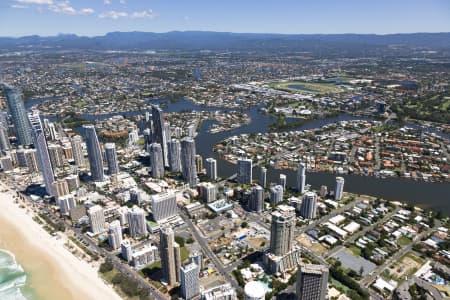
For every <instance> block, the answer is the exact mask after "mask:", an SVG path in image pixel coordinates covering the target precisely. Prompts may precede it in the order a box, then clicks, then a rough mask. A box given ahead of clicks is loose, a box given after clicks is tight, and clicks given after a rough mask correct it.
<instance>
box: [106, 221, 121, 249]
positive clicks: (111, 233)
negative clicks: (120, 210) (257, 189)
mask: <svg viewBox="0 0 450 300" xmlns="http://www.w3.org/2000/svg"><path fill="white" fill-rule="evenodd" d="M108 243H109V245H110V246H111V248H113V249H114V250H116V249H119V248H120V245H121V244H122V227H121V226H120V221H119V220H114V221H112V222H111V224H109V230H108Z"/></svg>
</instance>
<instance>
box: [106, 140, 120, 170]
mask: <svg viewBox="0 0 450 300" xmlns="http://www.w3.org/2000/svg"><path fill="white" fill-rule="evenodd" d="M105 156H106V162H107V164H108V174H109V175H116V174H117V173H119V163H118V161H117V152H116V144H114V143H106V144H105Z"/></svg>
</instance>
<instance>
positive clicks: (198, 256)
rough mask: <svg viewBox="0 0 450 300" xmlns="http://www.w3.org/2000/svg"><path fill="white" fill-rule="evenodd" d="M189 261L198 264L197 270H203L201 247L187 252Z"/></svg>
mask: <svg viewBox="0 0 450 300" xmlns="http://www.w3.org/2000/svg"><path fill="white" fill-rule="evenodd" d="M189 261H190V262H191V263H195V264H196V265H197V266H198V269H199V272H200V271H201V270H203V253H202V250H201V249H196V250H195V249H194V250H193V251H192V252H191V254H189Z"/></svg>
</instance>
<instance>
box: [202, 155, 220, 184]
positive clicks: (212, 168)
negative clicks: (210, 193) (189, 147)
mask: <svg viewBox="0 0 450 300" xmlns="http://www.w3.org/2000/svg"><path fill="white" fill-rule="evenodd" d="M205 164H206V176H208V178H210V179H212V180H216V179H217V160H215V159H214V158H212V157H209V158H207V159H206V163H205Z"/></svg>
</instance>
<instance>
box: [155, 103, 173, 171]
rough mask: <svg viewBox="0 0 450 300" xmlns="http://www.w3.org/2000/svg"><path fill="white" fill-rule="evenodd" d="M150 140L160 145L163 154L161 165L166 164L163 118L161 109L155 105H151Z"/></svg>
mask: <svg viewBox="0 0 450 300" xmlns="http://www.w3.org/2000/svg"><path fill="white" fill-rule="evenodd" d="M152 125H153V128H152V134H153V136H152V142H153V143H158V144H160V145H161V149H162V155H163V159H164V161H163V166H166V164H167V166H168V164H169V162H168V161H167V139H166V135H165V133H164V119H163V115H162V109H161V108H159V106H157V105H153V106H152Z"/></svg>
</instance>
